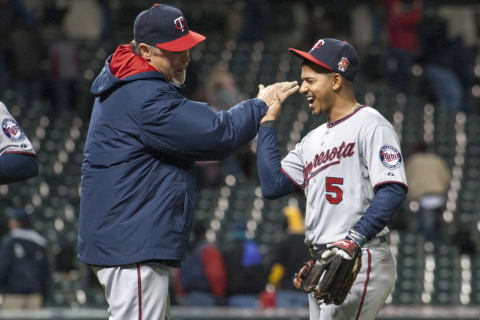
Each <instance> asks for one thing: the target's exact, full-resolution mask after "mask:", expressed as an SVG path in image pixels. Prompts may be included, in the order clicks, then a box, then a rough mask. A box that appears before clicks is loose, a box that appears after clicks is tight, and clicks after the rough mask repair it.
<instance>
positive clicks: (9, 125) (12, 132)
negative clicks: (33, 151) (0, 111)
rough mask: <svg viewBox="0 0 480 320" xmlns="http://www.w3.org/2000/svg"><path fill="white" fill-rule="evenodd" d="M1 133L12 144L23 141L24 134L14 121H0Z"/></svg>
mask: <svg viewBox="0 0 480 320" xmlns="http://www.w3.org/2000/svg"><path fill="white" fill-rule="evenodd" d="M2 131H3V133H4V134H5V135H6V136H7V138H9V139H10V140H12V141H13V142H22V141H23V140H25V133H23V130H22V128H20V126H19V125H18V123H17V122H16V121H15V120H14V119H8V118H7V119H4V120H3V121H2Z"/></svg>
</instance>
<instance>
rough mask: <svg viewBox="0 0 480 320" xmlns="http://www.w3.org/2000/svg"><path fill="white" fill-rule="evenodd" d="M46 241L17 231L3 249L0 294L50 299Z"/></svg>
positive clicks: (34, 233) (0, 253) (29, 232)
mask: <svg viewBox="0 0 480 320" xmlns="http://www.w3.org/2000/svg"><path fill="white" fill-rule="evenodd" d="M45 245H46V240H45V239H44V238H43V237H42V236H41V235H40V234H38V232H37V231H35V230H31V229H14V230H12V231H11V232H10V233H9V234H8V235H7V236H5V237H4V238H3V239H2V244H1V246H0V293H12V294H31V293H40V294H42V295H43V296H44V297H46V296H47V293H48V287H49V283H50V268H49V264H48V258H47V251H46V249H45Z"/></svg>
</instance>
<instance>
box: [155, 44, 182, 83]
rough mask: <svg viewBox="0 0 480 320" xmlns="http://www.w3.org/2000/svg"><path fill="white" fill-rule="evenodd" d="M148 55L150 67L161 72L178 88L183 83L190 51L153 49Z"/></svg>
mask: <svg viewBox="0 0 480 320" xmlns="http://www.w3.org/2000/svg"><path fill="white" fill-rule="evenodd" d="M155 49H157V50H154V51H153V52H152V54H151V55H150V62H149V63H150V65H152V66H153V67H154V68H155V69H157V70H158V71H159V72H161V73H162V74H163V75H164V76H165V77H166V78H167V80H168V81H170V82H171V83H173V84H175V85H177V86H180V85H182V84H184V83H185V78H186V77H187V66H188V63H189V62H190V50H186V51H180V52H172V51H167V50H162V49H158V48H155Z"/></svg>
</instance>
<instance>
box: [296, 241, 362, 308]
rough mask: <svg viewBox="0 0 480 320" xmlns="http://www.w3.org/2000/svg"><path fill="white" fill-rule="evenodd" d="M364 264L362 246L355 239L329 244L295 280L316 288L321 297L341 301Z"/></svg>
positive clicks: (309, 289)
mask: <svg viewBox="0 0 480 320" xmlns="http://www.w3.org/2000/svg"><path fill="white" fill-rule="evenodd" d="M361 267H362V250H361V248H360V247H359V246H358V245H357V244H356V243H355V242H353V241H352V240H347V239H345V240H341V241H337V242H335V243H332V244H330V245H328V247H327V249H325V250H323V251H322V252H320V253H319V254H318V256H317V258H316V259H315V261H313V260H310V261H308V262H307V263H305V265H304V266H303V267H302V268H301V269H300V271H299V272H298V273H297V274H295V276H294V279H293V284H294V285H295V287H296V288H298V289H302V290H304V291H305V292H308V293H310V292H313V295H314V297H315V298H316V299H317V300H320V301H322V302H323V303H326V304H331V303H334V304H336V305H341V304H342V303H343V302H344V301H345V298H346V297H347V294H348V292H349V291H350V288H351V287H352V285H353V282H354V281H355V279H356V278H357V274H358V272H359V271H360V268H361Z"/></svg>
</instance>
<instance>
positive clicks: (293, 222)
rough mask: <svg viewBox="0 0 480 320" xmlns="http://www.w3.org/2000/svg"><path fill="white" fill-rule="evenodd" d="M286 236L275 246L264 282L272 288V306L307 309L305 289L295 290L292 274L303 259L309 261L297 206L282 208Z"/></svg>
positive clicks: (298, 267) (300, 214) (303, 227)
mask: <svg viewBox="0 0 480 320" xmlns="http://www.w3.org/2000/svg"><path fill="white" fill-rule="evenodd" d="M283 214H284V215H285V218H286V219H285V221H286V231H287V235H286V237H285V239H284V240H283V241H281V242H280V244H279V245H278V247H277V249H276V252H275V258H274V261H273V265H272V268H271V271H270V276H269V277H268V283H269V284H272V285H274V286H275V288H276V306H277V307H280V308H308V297H307V295H306V294H305V292H303V291H300V290H298V289H296V288H295V287H294V285H293V283H292V278H293V275H294V274H295V273H296V272H297V271H298V270H300V268H301V267H302V265H303V264H304V262H306V261H308V260H311V257H310V254H309V252H308V249H307V247H306V246H305V225H304V222H303V217H302V213H301V212H300V209H299V208H297V207H290V206H289V207H285V208H284V209H283Z"/></svg>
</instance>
